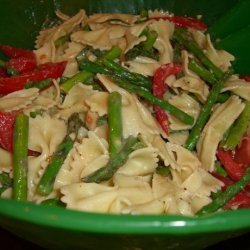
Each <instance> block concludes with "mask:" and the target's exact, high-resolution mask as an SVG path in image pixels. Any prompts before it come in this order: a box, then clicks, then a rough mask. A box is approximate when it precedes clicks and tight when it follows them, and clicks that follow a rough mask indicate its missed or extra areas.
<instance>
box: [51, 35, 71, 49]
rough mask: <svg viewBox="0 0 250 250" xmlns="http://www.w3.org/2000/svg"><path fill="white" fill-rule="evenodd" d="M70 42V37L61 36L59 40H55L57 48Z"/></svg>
mask: <svg viewBox="0 0 250 250" xmlns="http://www.w3.org/2000/svg"><path fill="white" fill-rule="evenodd" d="M69 41H70V35H65V36H61V37H59V38H58V39H57V40H55V42H54V45H55V47H56V48H58V47H60V46H62V45H64V44H65V43H66V42H69Z"/></svg>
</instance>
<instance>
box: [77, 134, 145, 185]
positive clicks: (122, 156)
mask: <svg viewBox="0 0 250 250" xmlns="http://www.w3.org/2000/svg"><path fill="white" fill-rule="evenodd" d="M142 147H143V145H142V143H141V142H140V141H139V140H138V139H137V138H135V137H133V136H130V137H128V138H127V139H126V140H125V142H124V144H123V146H122V147H121V148H120V150H119V152H118V153H117V154H115V155H113V157H111V158H110V160H109V162H108V163H107V164H106V165H105V166H104V167H102V168H100V169H98V170H97V171H95V172H94V173H92V174H90V175H88V176H86V177H84V178H83V179H82V180H83V182H96V183H100V182H102V181H106V180H109V179H110V178H112V176H113V175H114V173H115V172H116V171H117V170H118V169H119V168H120V167H121V166H122V165H124V164H125V162H126V161H127V159H128V157H129V154H130V153H132V152H133V151H134V150H136V149H139V148H142Z"/></svg>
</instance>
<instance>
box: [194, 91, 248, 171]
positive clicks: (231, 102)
mask: <svg viewBox="0 0 250 250" xmlns="http://www.w3.org/2000/svg"><path fill="white" fill-rule="evenodd" d="M244 106H245V105H244V103H242V101H241V100H240V98H239V97H237V96H231V97H230V98H229V99H228V100H227V101H226V102H225V103H223V104H221V105H219V106H218V107H217V108H216V109H215V110H214V112H213V114H212V115H211V117H210V119H209V121H208V122H207V124H206V126H205V127H204V129H203V131H202V133H201V136H200V139H199V141H198V144H197V152H198V156H199V159H200V160H201V163H202V168H204V169H206V170H207V171H210V172H212V171H214V162H215V159H216V156H215V154H216V149H217V146H218V144H219V142H220V141H221V140H222V138H223V135H224V133H225V132H226V131H227V129H228V128H229V127H230V126H231V125H232V124H233V122H234V121H235V120H236V119H237V117H238V116H239V115H240V113H241V112H242V110H243V109H244Z"/></svg>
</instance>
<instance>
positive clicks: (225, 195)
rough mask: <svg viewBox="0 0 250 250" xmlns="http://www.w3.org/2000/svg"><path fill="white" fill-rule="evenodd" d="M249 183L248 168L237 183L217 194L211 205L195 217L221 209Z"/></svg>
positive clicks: (249, 168) (249, 167) (249, 172)
mask: <svg viewBox="0 0 250 250" xmlns="http://www.w3.org/2000/svg"><path fill="white" fill-rule="evenodd" d="M249 183H250V166H248V168H247V170H246V172H245V174H244V175H243V177H242V178H241V179H240V180H239V181H237V182H235V183H234V184H232V185H230V186H228V187H227V189H226V190H225V191H224V192H219V193H218V195H216V198H215V199H214V200H213V201H212V202H211V203H209V204H208V205H206V206H205V207H203V208H202V209H200V210H199V211H198V212H197V213H196V215H198V216H202V215H207V214H211V213H214V212H216V211H217V210H219V209H220V208H222V207H223V206H224V205H225V204H226V203H227V202H229V201H230V200H231V199H232V198H233V197H234V196H235V195H236V194H238V193H239V192H240V191H241V190H243V189H244V187H245V186H246V185H247V184H249Z"/></svg>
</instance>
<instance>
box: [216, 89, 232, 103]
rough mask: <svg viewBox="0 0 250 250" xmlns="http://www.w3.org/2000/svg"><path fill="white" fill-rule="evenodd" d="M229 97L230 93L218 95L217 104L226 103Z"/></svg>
mask: <svg viewBox="0 0 250 250" xmlns="http://www.w3.org/2000/svg"><path fill="white" fill-rule="evenodd" d="M230 96H231V93H230V92H229V91H228V92H224V93H221V94H219V96H218V99H217V103H224V102H226V101H227V100H228V99H229V98H230Z"/></svg>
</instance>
